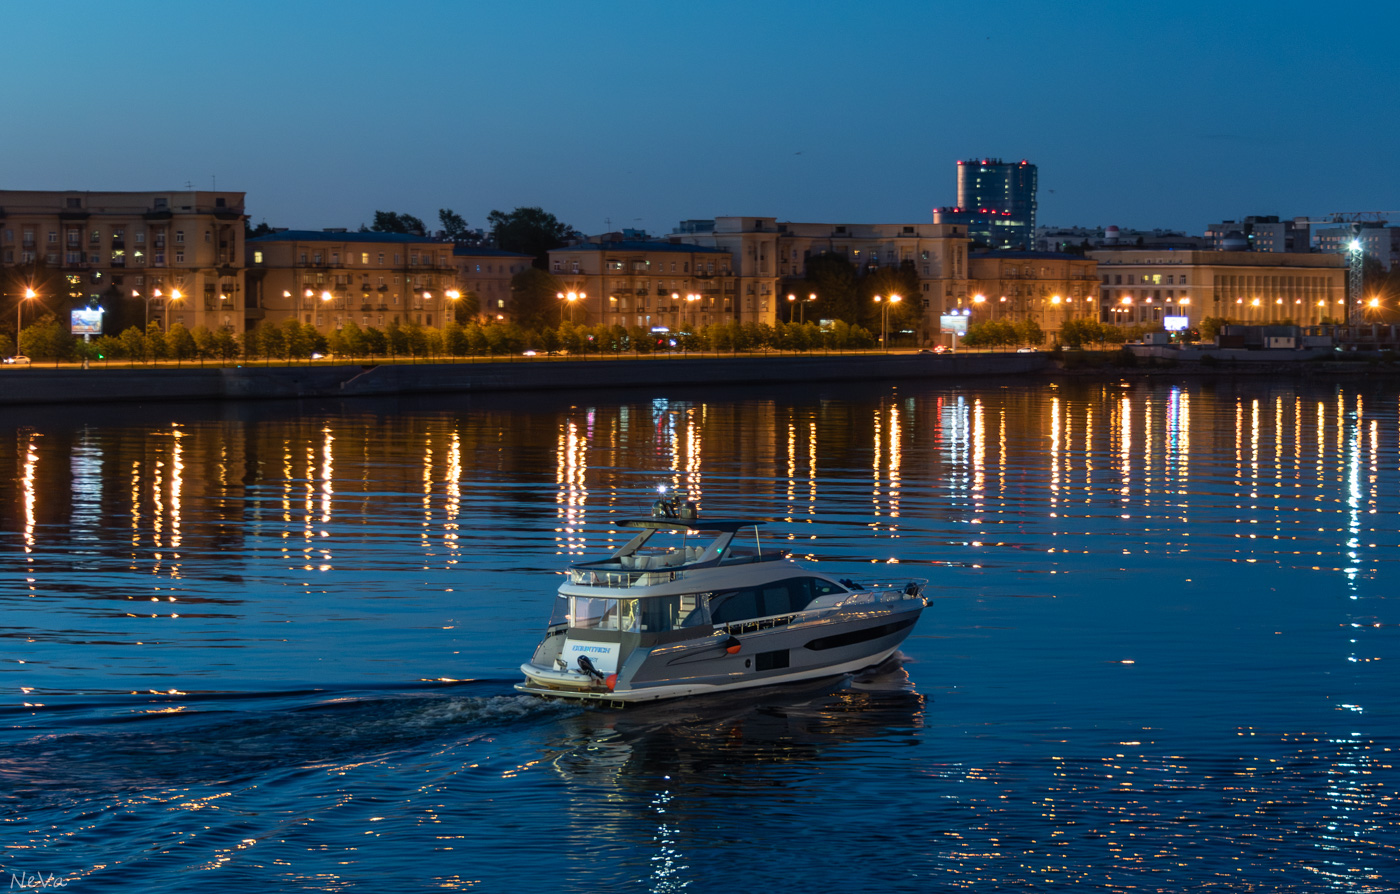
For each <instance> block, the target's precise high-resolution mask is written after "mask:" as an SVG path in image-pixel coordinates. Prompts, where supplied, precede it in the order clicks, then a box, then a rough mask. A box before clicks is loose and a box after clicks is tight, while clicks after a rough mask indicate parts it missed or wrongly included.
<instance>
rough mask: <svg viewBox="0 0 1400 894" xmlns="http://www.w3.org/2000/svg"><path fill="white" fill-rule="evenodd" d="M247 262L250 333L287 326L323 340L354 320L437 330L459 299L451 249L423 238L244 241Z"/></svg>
mask: <svg viewBox="0 0 1400 894" xmlns="http://www.w3.org/2000/svg"><path fill="white" fill-rule="evenodd" d="M247 255H248V264H247V269H248V276H247V279H248V286H247V292H248V313H247V317H248V328H253V327H254V326H256V325H257V324H258V323H260V322H263V321H266V322H269V323H279V322H282V321H283V320H290V319H295V320H300V321H301V322H302V323H305V324H307V325H310V326H315V327H316V329H317V330H319V331H320V332H322V333H324V334H329V333H331V332H333V331H335V330H337V329H340V328H342V327H343V326H344V325H345V324H346V323H347V322H350V321H352V320H353V321H354V322H355V324H356V325H358V326H360V327H361V328H369V327H374V328H376V329H383V328H384V327H385V326H387V325H389V324H390V323H391V322H393V321H395V320H397V321H399V322H400V323H410V322H412V323H417V324H419V325H422V326H437V327H441V326H443V325H445V323H446V322H448V321H449V320H450V319H451V318H452V317H453V316H454V315H455V313H456V307H455V305H456V303H457V300H459V299H460V292H459V290H458V288H457V266H456V264H455V263H454V261H453V254H452V244H451V243H445V242H438V241H434V240H432V239H427V238H424V237H421V236H407V235H403V234H399V233H351V232H347V231H344V230H283V231H281V232H277V233H270V234H268V235H266V236H257V237H255V238H253V239H249V240H248V245H247ZM454 295H456V296H457V297H456V298H454V297H453V296H454Z"/></svg>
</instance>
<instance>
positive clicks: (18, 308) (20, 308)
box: [15, 289, 39, 354]
mask: <svg viewBox="0 0 1400 894" xmlns="http://www.w3.org/2000/svg"><path fill="white" fill-rule="evenodd" d="M38 297H39V296H38V294H37V293H35V291H34V290H33V289H25V290H24V298H23V299H22V300H20V301H17V302H16V303H15V353H16V354H18V353H19V333H20V330H21V329H22V328H23V327H21V326H20V320H21V319H23V314H24V302H25V301H33V300H34V299H35V298H38Z"/></svg>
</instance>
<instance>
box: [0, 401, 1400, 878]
mask: <svg viewBox="0 0 1400 894" xmlns="http://www.w3.org/2000/svg"><path fill="white" fill-rule="evenodd" d="M1397 409H1400V393H1397V391H1396V389H1394V388H1389V387H1385V386H1380V385H1373V384H1361V383H1358V384H1351V385H1346V386H1343V387H1332V386H1321V385H1307V386H1300V387H1297V388H1294V387H1285V386H1269V385H1263V384H1243V385H1229V384H1215V383H1207V384H1199V383H1193V384H1185V385H1154V386H1143V385H1137V386H1129V385H1127V384H1126V383H1114V384H1111V385H1107V386H1102V385H1097V384H1096V385H1091V386H1073V387H1069V386H1065V387H1055V386H1048V385H1047V386H1035V387H1019V386H1018V387H1003V386H1000V385H997V384H995V383H994V384H991V385H988V386H986V387H963V388H931V387H925V386H918V387H899V388H893V387H889V386H885V387H876V386H871V387H869V388H851V389H840V388H832V389H821V388H816V389H786V390H771V391H764V392H759V393H747V392H737V391H721V392H718V393H704V392H698V391H697V392H695V393H685V392H668V393H665V394H659V393H658V394H652V393H645V392H615V393H608V394H605V395H601V396H598V397H595V398H588V397H585V396H582V395H568V396H565V397H563V398H559V399H555V398H551V397H521V396H510V397H499V398H482V397H476V398H444V399H440V400H431V401H401V402H384V403H344V404H324V405H321V404H283V405H257V406H241V405H240V406H229V407H215V408H201V407H170V406H166V407H151V408H120V407H119V408H90V409H83V408H62V409H55V410H27V411H22V412H20V411H4V412H3V414H0V464H3V467H4V468H6V469H10V470H12V472H11V474H10V475H8V476H6V479H5V480H3V481H0V491H2V492H0V527H2V528H3V531H2V532H0V693H3V697H0V870H3V875H0V882H4V881H8V880H9V879H10V878H11V877H19V878H21V879H26V878H27V879H30V880H31V881H32V880H33V878H34V877H36V876H38V877H42V878H47V877H49V876H52V877H53V878H54V879H55V880H67V882H68V885H67V887H68V889H70V890H94V891H150V890H176V889H195V890H211V891H252V890H257V891H298V890H328V891H341V890H362V891H380V890H428V889H472V890H483V891H512V892H513V891H523V890H551V891H582V890H618V891H634V890H635V891H678V890H688V891H723V892H731V891H734V890H742V891H753V890H757V891H762V890H771V891H789V890H792V891H811V890H825V889H829V888H840V889H843V890H852V891H881V892H884V891H933V890H1027V891H1039V890H1045V891H1049V890H1058V889H1062V888H1064V887H1068V886H1077V887H1082V888H1097V889H1102V890H1111V891H1182V890H1246V891H1248V890H1253V891H1299V892H1301V891H1320V890H1336V891H1358V892H1359V891H1388V890H1394V889H1395V888H1396V886H1397V885H1400V850H1397V848H1398V847H1400V822H1398V821H1397V819H1396V816H1397V815H1400V811H1397V806H1400V805H1398V803H1397V798H1400V773H1397V771H1396V769H1395V762H1396V758H1397V757H1400V754H1397V751H1400V710H1397V707H1398V705H1397V703H1398V702H1400V696H1397V691H1400V685H1398V681H1400V673H1397V670H1396V669H1395V668H1396V667H1400V647H1397V633H1396V631H1397V624H1400V613H1397V611H1396V607H1397V600H1396V597H1395V595H1394V592H1395V591H1394V590H1392V589H1391V588H1392V587H1394V586H1395V582H1396V580H1397V575H1396V556H1397V547H1400V515H1398V513H1400V489H1398V485H1400V417H1398V416H1397ZM663 483H664V484H668V485H670V486H673V487H677V488H680V489H682V490H684V491H686V492H688V493H689V494H691V495H692V496H694V497H697V498H698V499H699V500H700V502H701V504H702V508H703V510H704V511H707V512H710V513H722V514H724V515H744V514H752V515H758V516H762V517H766V518H771V519H773V521H774V524H772V525H770V526H769V528H770V529H771V531H772V533H773V534H774V535H775V536H777V537H780V538H782V539H784V540H785V541H786V543H785V544H784V545H785V546H787V548H789V549H791V550H792V551H793V552H794V553H796V554H798V555H800V556H803V557H806V558H807V559H808V560H810V561H813V562H816V563H818V564H819V565H820V566H821V567H823V568H824V569H827V570H836V571H838V572H839V573H841V574H842V575H843V576H845V575H854V576H862V575H865V576H870V575H888V574H889V572H890V569H888V568H887V567H883V566H885V565H886V564H887V563H895V562H897V563H899V564H900V565H901V566H902V569H901V573H913V574H915V575H916V576H924V577H928V578H930V579H931V580H932V582H933V588H932V590H931V592H933V593H934V596H935V599H934V603H933V606H932V608H931V609H930V610H929V611H927V612H926V613H925V615H924V617H923V619H922V620H921V621H920V623H919V626H918V627H917V628H916V630H915V633H914V635H913V636H912V637H911V638H910V639H909V640H908V641H907V642H906V644H905V646H904V648H903V651H902V655H901V660H900V661H897V662H895V663H893V664H891V665H889V666H886V667H884V668H881V669H878V670H877V671H875V672H871V673H868V674H865V675H862V676H860V677H858V678H856V679H853V680H838V681H828V682H824V683H821V684H818V685H815V686H813V685H808V686H805V687H800V688H795V689H779V690H771V691H762V692H757V693H755V692H749V693H744V694H742V695H740V694H734V695H731V696H726V697H719V698H709V699H702V700H693V701H683V702H678V703H673V704H665V705H660V706H652V707H646V708H640V709H628V710H626V711H609V710H598V709H592V708H580V707H577V706H570V705H560V704H554V703H545V702H540V701H536V700H534V699H532V698H529V697H526V696H521V695H519V694H517V693H515V692H514V691H513V690H512V688H511V684H512V683H514V682H515V681H516V680H517V679H518V673H517V671H516V668H517V667H518V665H519V664H520V663H521V662H522V661H524V660H526V659H527V658H528V656H529V654H530V652H531V650H532V649H533V646H534V643H535V641H536V639H537V637H538V635H539V633H540V631H541V629H542V626H543V624H544V622H545V620H546V619H547V616H548V614H549V607H550V600H551V598H552V595H553V590H554V588H555V587H556V586H557V585H558V582H559V580H560V578H559V572H560V571H561V570H562V569H563V568H564V566H565V565H566V564H567V563H568V562H570V561H573V560H574V559H575V558H576V557H578V556H591V555H596V554H598V553H599V552H602V551H604V550H605V549H607V548H608V546H609V545H610V544H612V543H615V542H616V541H617V538H618V537H619V536H620V535H617V534H616V533H614V530H615V529H614V528H612V527H611V523H612V522H613V521H615V520H617V519H620V518H624V517H627V516H629V515H632V514H635V513H637V512H639V511H645V509H646V507H647V506H648V505H649V504H650V502H651V500H652V498H653V490H654V488H655V486H656V485H658V484H663Z"/></svg>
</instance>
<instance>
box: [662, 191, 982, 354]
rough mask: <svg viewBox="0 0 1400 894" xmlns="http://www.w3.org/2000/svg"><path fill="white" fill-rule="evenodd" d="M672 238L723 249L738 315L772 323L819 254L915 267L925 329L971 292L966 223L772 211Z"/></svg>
mask: <svg viewBox="0 0 1400 894" xmlns="http://www.w3.org/2000/svg"><path fill="white" fill-rule="evenodd" d="M670 238H671V239H672V240H680V241H684V242H687V243H691V244H699V245H705V246H709V247H714V248H719V249H723V250H725V251H727V252H729V255H730V257H731V258H733V263H734V267H733V269H734V274H735V275H734V279H733V288H734V297H735V313H736V317H735V318H736V319H738V320H739V321H740V322H748V321H753V322H759V323H768V324H770V325H771V324H774V323H777V322H779V321H782V320H786V319H787V318H788V317H789V316H790V315H791V311H792V309H791V308H790V307H788V306H787V305H788V302H787V298H786V296H787V295H788V294H789V293H790V292H793V291H794V290H798V289H800V283H799V281H800V280H802V279H803V278H804V277H805V276H806V274H807V263H808V261H810V260H811V259H812V258H814V257H818V256H820V255H823V254H834V255H836V256H838V257H842V258H845V259H846V260H848V261H850V262H851V263H852V264H853V265H854V266H855V267H856V268H857V269H858V270H860V271H861V272H867V273H868V272H870V271H871V270H874V269H878V268H880V267H899V266H901V265H903V264H906V263H907V264H910V265H912V266H913V269H914V271H915V273H916V274H917V275H918V277H919V289H920V292H919V294H918V295H917V296H914V295H908V296H904V297H905V298H906V299H908V300H917V301H918V302H919V306H920V308H921V310H922V312H923V319H924V325H923V331H924V332H925V333H926V334H928V333H936V332H937V331H938V327H937V323H938V315H939V314H940V313H942V312H943V309H944V308H945V307H951V306H956V305H959V304H962V303H964V302H965V301H966V300H967V297H968V295H969V292H968V285H967V277H968V267H967V246H968V237H967V231H966V228H964V227H962V226H961V225H958V224H833V223H794V222H780V221H778V220H777V219H776V218H772V217H717V218H715V219H713V220H704V221H685V222H683V223H682V224H681V226H680V227H678V228H677V229H676V231H675V232H673V233H672V235H671V237H670Z"/></svg>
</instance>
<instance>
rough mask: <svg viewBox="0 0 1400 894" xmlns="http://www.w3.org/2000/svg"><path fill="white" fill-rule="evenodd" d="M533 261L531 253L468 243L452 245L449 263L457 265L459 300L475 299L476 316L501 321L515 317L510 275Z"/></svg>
mask: <svg viewBox="0 0 1400 894" xmlns="http://www.w3.org/2000/svg"><path fill="white" fill-rule="evenodd" d="M534 260H535V257H534V255H522V254H517V253H516V252H512V251H502V250H501V249H499V248H480V247H477V246H471V245H457V246H453V248H452V263H453V264H454V265H455V266H456V268H457V288H458V289H460V290H461V293H462V297H463V299H466V300H468V301H469V302H470V301H471V299H475V301H474V303H475V306H476V316H477V318H478V319H480V320H496V321H502V322H503V321H506V320H514V319H515V308H514V307H513V306H512V301H511V289H510V283H511V277H513V276H515V274H517V273H520V272H522V271H524V270H525V268H526V267H529V266H530V265H531V264H532V263H534ZM468 306H470V304H468ZM459 316H460V315H459Z"/></svg>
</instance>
